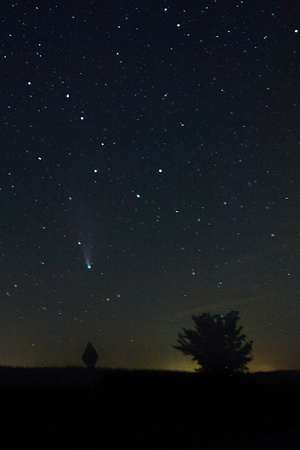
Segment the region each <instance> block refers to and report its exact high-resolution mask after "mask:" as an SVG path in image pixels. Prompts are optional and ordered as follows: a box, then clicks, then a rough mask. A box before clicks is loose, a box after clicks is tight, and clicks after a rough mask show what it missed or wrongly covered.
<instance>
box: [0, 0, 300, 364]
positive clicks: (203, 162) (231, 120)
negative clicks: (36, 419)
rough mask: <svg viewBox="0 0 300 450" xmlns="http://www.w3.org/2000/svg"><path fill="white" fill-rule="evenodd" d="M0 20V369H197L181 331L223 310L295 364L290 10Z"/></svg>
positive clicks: (233, 8) (21, 11)
mask: <svg viewBox="0 0 300 450" xmlns="http://www.w3.org/2000/svg"><path fill="white" fill-rule="evenodd" d="M229 3H230V2H229ZM0 11H1V16H0V17H1V18H2V19H1V47H0V50H1V52H0V61H1V62H0V64H1V70H0V77H1V86H2V89H1V94H0V105H1V147H0V148H1V165H0V198H1V212H0V232H1V233H0V263H1V266H0V321H1V327H0V337H1V342H2V346H1V347H2V351H1V359H0V364H2V365H24V366H49V365H50V366H51V365H52V366H66V365H80V364H81V360H80V358H81V354H82V351H83V350H84V348H85V346H86V343H87V342H88V341H91V342H92V343H93V345H94V346H95V348H96V349H97V351H98V353H99V362H98V365H100V366H101V365H102V366H109V367H126V368H155V369H174V370H175V369H180V370H193V365H192V363H190V361H188V359H184V358H183V357H182V355H179V354H178V355H177V353H178V352H176V351H175V350H174V349H172V345H173V344H174V342H175V340H176V336H177V333H178V331H179V330H180V329H181V327H183V326H191V325H192V321H191V316H192V314H201V313H203V312H205V311H212V312H217V313H222V312H227V311H229V310H231V309H237V310H239V311H240V312H241V319H242V324H243V325H244V330H245V333H246V335H247V337H249V339H253V340H254V354H253V356H254V360H253V363H251V364H250V369H252V370H272V369H295V368H297V369H299V353H298V354H297V351H296V349H297V345H298V344H297V339H299V307H298V297H299V296H298V292H299V181H298V180H299V170H298V169H299V151H298V149H297V138H296V130H297V116H298V112H299V110H298V98H297V88H296V78H297V57H298V54H297V44H298V39H299V34H298V29H297V24H296V19H295V18H296V3H294V2H293V1H292V2H288V4H287V3H286V2H281V1H275V0H274V1H266V2H264V3H263V4H262V3H261V2H258V1H251V2H250V1H247V0H244V1H239V2H232V3H231V4H230V5H228V2H225V1H222V0H220V1H217V0H214V1H213V0H211V1H207V2H193V1H190V2H186V3H185V4H184V5H183V4H182V2H167V1H162V2H155V3H150V2H149V3H147V2H146V3H143V5H142V4H141V5H140V4H135V5H133V4H124V2H118V1H117V2H113V4H112V3H111V2H99V3H98V2H93V1H79V2H74V3H72V4H70V2H64V1H63V2H57V3H56V2H52V1H49V2H45V3H44V2H43V3H40V2H17V3H12V2H3V3H2V6H1V7H0ZM298 343H299V341H298ZM298 348H299V345H298Z"/></svg>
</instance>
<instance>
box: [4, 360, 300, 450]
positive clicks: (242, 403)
mask: <svg viewBox="0 0 300 450" xmlns="http://www.w3.org/2000/svg"><path fill="white" fill-rule="evenodd" d="M92 376H93V380H92V381H93V383H92V391H91V390H90V371H89V370H88V369H86V368H64V369H54V368H52V369H13V368H4V367H2V368H0V395H1V420H0V427H1V448H2V449H12V448H24V447H27V446H28V448H31V449H37V448H39V449H40V448H43V449H53V448H55V449H66V448H72V449H82V448H88V449H89V450H93V449H99V448H105V449H115V448H122V449H123V448H124V449H126V448H130V449H140V448H143V449H149V450H150V449H157V450H159V449H164V450H165V449H172V450H175V449H182V448H188V449H197V450H199V449H205V450H207V449H216V448H218V449H226V448H228V449H229V448H230V449H231V450H232V449H235V448H243V449H248V448H249V449H250V448H252V449H253V448H256V449H259V448H272V449H279V448H285V449H286V448H289V450H290V449H294V448H297V446H296V443H297V439H298V438H299V435H297V430H298V424H299V404H300V402H299V381H300V373H299V372H275V373H260V374H245V375H236V376H233V377H226V378H220V377H209V376H205V375H203V374H199V373H182V372H164V371H129V370H127V371H126V370H110V369H94V371H93V373H92ZM266 442H267V444H268V445H267V446H266ZM283 443H284V446H282V447H280V445H283Z"/></svg>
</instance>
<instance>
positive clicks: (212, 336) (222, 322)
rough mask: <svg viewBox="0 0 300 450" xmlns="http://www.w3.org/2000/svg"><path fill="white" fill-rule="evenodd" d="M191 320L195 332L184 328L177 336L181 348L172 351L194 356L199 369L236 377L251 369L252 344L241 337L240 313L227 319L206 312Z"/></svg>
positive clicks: (234, 313) (229, 315) (175, 346)
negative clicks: (238, 325)
mask: <svg viewBox="0 0 300 450" xmlns="http://www.w3.org/2000/svg"><path fill="white" fill-rule="evenodd" d="M192 319H193V320H194V322H195V324H196V329H195V330H187V329H186V328H183V333H179V334H178V339H177V342H178V344H179V345H173V348H175V349H176V350H180V351H181V352H183V353H184V355H191V356H192V360H193V361H197V363H198V364H199V366H200V368H198V369H196V370H198V371H201V372H206V373H216V374H220V373H228V374H234V373H238V372H244V371H245V370H247V369H248V368H247V363H248V362H250V361H251V360H252V358H251V357H250V356H249V355H250V353H251V351H252V345H253V341H250V342H245V339H246V336H245V335H244V334H241V331H242V329H243V327H242V326H240V327H238V328H237V322H238V321H239V320H240V317H239V311H230V312H229V313H228V314H226V315H225V316H222V315H220V314H215V315H210V314H208V313H204V314H202V315H201V316H193V317H192Z"/></svg>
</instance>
